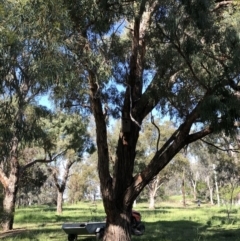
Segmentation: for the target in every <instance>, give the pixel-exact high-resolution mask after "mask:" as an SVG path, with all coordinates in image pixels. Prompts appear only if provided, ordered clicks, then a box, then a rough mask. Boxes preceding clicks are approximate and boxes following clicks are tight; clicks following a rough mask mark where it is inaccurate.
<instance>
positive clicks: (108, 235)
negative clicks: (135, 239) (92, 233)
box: [103, 210, 131, 241]
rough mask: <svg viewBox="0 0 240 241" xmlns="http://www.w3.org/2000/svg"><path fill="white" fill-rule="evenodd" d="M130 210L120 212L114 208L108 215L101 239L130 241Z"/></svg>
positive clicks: (105, 240) (104, 240) (106, 240)
mask: <svg viewBox="0 0 240 241" xmlns="http://www.w3.org/2000/svg"><path fill="white" fill-rule="evenodd" d="M130 215H131V214H130V212H125V211H124V212H120V211H118V210H115V212H113V213H112V215H108V219H111V221H108V220H107V221H108V222H107V227H106V230H105V235H104V238H103V241H109V240H114V241H123V240H124V241H130V240H131V226H130V223H131V218H130V217H131V216H130Z"/></svg>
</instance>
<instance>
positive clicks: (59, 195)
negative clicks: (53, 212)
mask: <svg viewBox="0 0 240 241" xmlns="http://www.w3.org/2000/svg"><path fill="white" fill-rule="evenodd" d="M62 205H63V192H61V191H59V190H58V192H57V214H62Z"/></svg>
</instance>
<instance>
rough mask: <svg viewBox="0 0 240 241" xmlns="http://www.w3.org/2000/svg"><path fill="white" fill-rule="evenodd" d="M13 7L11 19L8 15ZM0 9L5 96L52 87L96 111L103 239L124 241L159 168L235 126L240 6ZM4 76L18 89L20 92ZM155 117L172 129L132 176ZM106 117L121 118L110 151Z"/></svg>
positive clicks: (31, 5)
mask: <svg viewBox="0 0 240 241" xmlns="http://www.w3.org/2000/svg"><path fill="white" fill-rule="evenodd" d="M10 5H14V6H17V8H16V10H15V11H16V13H17V14H15V13H14V11H13V12H12V13H11V14H12V15H11V14H10V15H9V16H12V18H10V17H9V19H7V17H8V16H7V15H6V8H7V7H9V6H10ZM1 6H3V8H0V14H1V15H0V16H1V18H2V17H4V18H6V19H7V20H8V24H3V26H1V29H2V30H1V31H3V32H4V34H3V35H2V36H3V37H1V47H2V49H3V50H1V53H0V54H1V56H2V57H1V60H0V61H2V62H1V66H5V67H4V68H1V78H2V79H4V81H2V83H4V84H5V83H7V84H8V85H9V86H12V87H11V88H12V89H13V90H12V89H10V90H9V92H11V93H13V91H15V92H16V93H19V91H20V90H21V91H20V92H21V93H23V94H24V93H25V92H24V91H25V90H26V87H27V88H28V89H27V90H29V91H30V92H28V94H33V93H40V92H42V91H43V88H44V90H50V92H51V97H52V98H53V99H54V100H55V103H56V104H58V105H59V106H60V107H62V108H67V109H68V110H69V111H76V112H77V113H78V114H79V113H80V114H81V115H88V114H90V113H91V114H93V116H94V120H95V124H96V144H97V151H98V172H99V178H100V183H101V192H102V196H103V202H104V207H105V211H106V214H107V227H106V232H105V236H104V240H113V239H114V240H130V215H131V208H132V204H133V202H134V200H135V199H136V197H137V196H138V195H139V193H140V192H141V191H142V190H143V188H144V187H145V186H146V185H147V184H148V183H149V182H151V180H152V179H153V178H154V177H155V176H156V175H157V174H158V173H159V171H161V170H162V169H163V168H164V167H165V166H166V165H167V164H168V163H169V162H170V161H171V160H172V159H173V158H174V157H175V156H176V155H177V154H178V153H179V152H180V151H181V150H182V149H183V148H187V147H188V145H189V144H191V143H192V142H194V141H196V140H198V139H201V138H204V137H206V136H207V135H210V134H212V133H216V134H217V133H220V132H222V131H224V132H225V134H226V135H230V134H234V133H236V131H237V128H238V127H239V118H240V109H239V102H240V99H239V98H240V97H239V96H240V94H239V90H240V85H239V71H240V61H239V58H240V38H239V31H240V26H239V19H240V16H239V1H218V0H215V1H214V0H180V1H173V0H170V1H165V0H148V1H147V0H136V1H134V0H123V1H116V0H103V1H97V0H96V1H95V0H90V1H89V0H88V1H86V0H78V1H77V0H70V1H66V0H60V1H54V0H53V1H48V2H47V4H46V3H45V2H44V1H41V0H29V1H19V2H14V3H13V2H12V1H9V2H8V4H2V5H1ZM37 11H38V12H39V13H41V14H36V13H37ZM27 13H28V14H27ZM21 16H22V17H21ZM20 19H21V20H23V22H20ZM3 22H4V21H3ZM19 22H20V23H21V24H19ZM23 23H24V24H25V25H24V24H23ZM18 29H19V30H18ZM18 31H19V32H18ZM30 33H31V34H30ZM18 35H20V36H22V39H20V40H21V41H19V37H18ZM5 39H7V40H8V41H7V42H6V41H5ZM4 41H5V42H4ZM27 43H28V44H27ZM9 45H10V48H8V46H9ZM25 45H26V46H25ZM22 46H25V48H21V47H22ZM29 46H30V47H29ZM35 47H36V48H35ZM9 49H10V50H9ZM25 49H27V51H26V50H25ZM34 50H36V51H35V52H34ZM4 51H5V52H4ZM9 51H10V52H9ZM11 51H12V52H11ZM11 53H14V54H13V55H11ZM6 56H11V57H8V58H7V60H5V59H6ZM26 63H28V65H29V68H26V67H25V64H26ZM10 64H11V65H10ZM6 66H13V67H12V68H6ZM16 70H18V71H17V72H16ZM27 70H28V71H30V72H26V71H27ZM16 73H17V74H16ZM18 73H19V74H18ZM14 74H15V77H14ZM9 76H11V78H10V79H11V80H14V81H15V80H16V79H17V80H18V81H19V80H20V81H22V82H20V83H22V84H24V85H20V86H22V87H21V88H20V87H17V88H16V87H15V85H12V83H15V82H14V81H8V78H9ZM12 76H13V77H12ZM16 77H17V78H16ZM19 77H21V78H20V79H19ZM29 77H31V78H30V79H31V81H33V82H31V81H30V82H29V81H28V79H29ZM23 80H24V81H23ZM7 84H5V85H2V89H3V88H4V87H6V86H8V85H7ZM23 87H24V88H23ZM22 90H24V91H22ZM24 97H25V96H24ZM21 98H22V97H21ZM21 98H19V100H20V102H19V103H21V101H22V99H21ZM151 112H152V113H153V115H158V117H159V118H160V119H164V118H170V119H171V121H172V122H173V123H174V126H175V129H176V131H175V132H173V133H170V134H169V136H168V138H167V139H166V141H165V142H163V143H161V146H160V147H159V148H158V149H157V150H156V152H155V153H154V155H153V156H152V158H151V160H150V162H149V163H148V164H147V165H146V166H145V167H143V168H142V169H141V170H139V171H138V172H137V173H134V166H135V157H136V148H137V145H138V139H139V133H140V131H144V130H143V129H142V123H143V121H144V119H145V118H146V117H147V116H148V115H149V114H150V113H151ZM111 118H120V119H121V128H120V129H119V136H118V138H117V145H116V148H115V153H116V154H115V155H110V148H109V146H108V144H109V142H108V135H107V133H108V130H109V123H110V121H111ZM3 119H6V118H3ZM156 142H157V140H156ZM110 156H111V157H113V156H114V158H115V160H114V168H113V171H112V169H111V168H112V166H111V165H110V162H112V160H111V157H110ZM113 236H114V238H113Z"/></svg>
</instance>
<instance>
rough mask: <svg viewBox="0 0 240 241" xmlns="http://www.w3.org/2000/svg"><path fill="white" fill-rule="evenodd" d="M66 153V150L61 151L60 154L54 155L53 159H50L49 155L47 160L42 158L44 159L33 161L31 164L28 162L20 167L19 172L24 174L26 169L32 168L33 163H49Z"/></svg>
mask: <svg viewBox="0 0 240 241" xmlns="http://www.w3.org/2000/svg"><path fill="white" fill-rule="evenodd" d="M65 152H66V150H64V151H62V152H61V153H59V154H57V155H55V156H54V157H52V156H51V155H49V159H47V158H44V159H36V160H33V161H31V162H28V163H27V164H26V165H24V166H23V167H21V172H24V171H25V170H26V169H27V168H29V167H31V166H33V165H34V164H35V163H39V162H40V163H50V162H53V161H55V160H56V159H57V158H58V157H59V156H61V155H63V154H64V153H65Z"/></svg>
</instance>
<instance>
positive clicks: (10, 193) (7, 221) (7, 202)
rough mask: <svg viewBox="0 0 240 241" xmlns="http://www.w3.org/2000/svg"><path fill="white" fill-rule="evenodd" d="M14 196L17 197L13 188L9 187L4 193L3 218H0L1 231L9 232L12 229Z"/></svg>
mask: <svg viewBox="0 0 240 241" xmlns="http://www.w3.org/2000/svg"><path fill="white" fill-rule="evenodd" d="M16 195H17V189H16V187H14V188H11V187H10V188H8V189H7V190H6V191H5V196H4V200H3V217H2V227H3V231H9V230H12V229H13V221H14V213H15V202H16Z"/></svg>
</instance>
